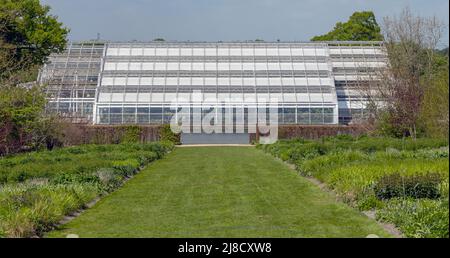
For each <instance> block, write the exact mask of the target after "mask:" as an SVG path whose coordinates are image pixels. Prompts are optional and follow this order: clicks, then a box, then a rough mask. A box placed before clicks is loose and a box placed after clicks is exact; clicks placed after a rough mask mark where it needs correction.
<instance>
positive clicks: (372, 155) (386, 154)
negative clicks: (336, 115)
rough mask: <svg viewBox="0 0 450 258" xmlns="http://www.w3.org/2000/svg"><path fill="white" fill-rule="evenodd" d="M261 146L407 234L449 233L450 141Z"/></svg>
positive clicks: (345, 139)
mask: <svg viewBox="0 0 450 258" xmlns="http://www.w3.org/2000/svg"><path fill="white" fill-rule="evenodd" d="M258 148H260V149H263V150H264V151H266V152H268V153H270V154H272V155H274V156H276V157H278V158H280V159H282V160H284V161H287V162H289V163H291V164H293V165H295V168H296V169H297V171H298V172H299V173H300V174H301V175H303V176H307V177H313V178H316V179H318V180H319V181H321V182H323V183H325V184H326V185H327V187H329V188H331V189H332V190H333V191H334V192H336V193H337V194H338V196H339V197H340V198H341V199H342V200H344V201H345V202H347V203H349V204H350V205H352V206H353V207H355V208H358V209H359V210H361V211H368V210H373V211H375V214H376V218H377V219H378V220H379V221H382V222H388V223H393V224H395V225H396V226H397V227H398V228H399V229H400V230H401V231H402V232H403V234H404V235H405V236H407V237H448V236H449V230H448V227H449V222H448V220H449V210H448V196H449V194H448V188H449V187H448V185H449V184H448V181H449V163H448V152H449V151H448V142H447V141H445V140H436V139H417V140H402V139H386V138H369V137H359V138H352V137H349V136H339V137H332V138H323V139H321V140H318V141H307V140H302V139H297V140H288V141H287V140H283V141H279V142H278V143H276V144H273V145H260V146H258Z"/></svg>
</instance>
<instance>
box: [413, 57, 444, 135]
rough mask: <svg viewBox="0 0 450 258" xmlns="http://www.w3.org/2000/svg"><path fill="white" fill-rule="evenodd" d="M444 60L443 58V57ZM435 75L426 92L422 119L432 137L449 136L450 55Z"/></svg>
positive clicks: (421, 114)
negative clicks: (449, 74) (449, 69)
mask: <svg viewBox="0 0 450 258" xmlns="http://www.w3.org/2000/svg"><path fill="white" fill-rule="evenodd" d="M441 60H442V59H441ZM435 70H436V71H435V74H436V75H435V76H434V77H433V79H432V80H431V81H429V82H428V84H427V87H426V89H425V92H424V97H423V102H422V107H421V113H420V121H421V122H422V123H423V125H424V127H425V131H426V133H427V135H428V136H430V137H442V138H448V135H449V91H448V90H449V84H448V82H449V79H448V72H449V71H448V57H447V59H444V63H443V64H441V65H439V66H438V67H437V68H435Z"/></svg>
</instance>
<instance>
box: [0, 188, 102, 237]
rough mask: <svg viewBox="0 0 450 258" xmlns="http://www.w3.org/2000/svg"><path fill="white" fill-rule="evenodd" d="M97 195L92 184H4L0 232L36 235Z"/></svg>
mask: <svg viewBox="0 0 450 258" xmlns="http://www.w3.org/2000/svg"><path fill="white" fill-rule="evenodd" d="M97 194H98V192H97V187H96V186H94V185H91V184H71V185H47V184H44V185H34V184H19V185H7V186H4V187H2V188H0V232H2V234H3V235H4V236H7V237H32V236H34V235H35V234H38V235H39V234H40V233H41V232H43V231H46V230H49V229H52V228H53V227H54V226H55V225H56V223H58V222H59V221H60V220H61V219H62V218H63V217H64V216H65V215H66V214H69V213H71V212H74V211H76V210H78V209H80V208H82V207H83V206H84V205H85V204H86V203H88V202H89V201H91V200H92V199H94V198H95V196H97Z"/></svg>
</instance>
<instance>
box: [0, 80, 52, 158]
mask: <svg viewBox="0 0 450 258" xmlns="http://www.w3.org/2000/svg"><path fill="white" fill-rule="evenodd" d="M45 103H46V100H45V96H44V95H43V94H42V90H41V89H40V88H39V87H33V88H31V89H25V88H22V87H8V88H7V87H1V88H0V156H1V155H5V154H9V153H15V152H18V151H23V150H26V149H38V148H39V147H41V146H42V145H43V144H44V143H45V142H46V140H47V139H48V137H50V135H51V132H53V131H52V123H49V122H50V121H51V119H52V118H50V117H46V116H45V115H44V113H43V112H44V107H45Z"/></svg>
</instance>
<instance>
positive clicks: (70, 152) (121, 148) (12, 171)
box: [0, 142, 174, 237]
mask: <svg viewBox="0 0 450 258" xmlns="http://www.w3.org/2000/svg"><path fill="white" fill-rule="evenodd" d="M173 147H174V145H173V143H170V142H164V143H157V142H155V143H149V144H137V143H128V144H118V145H82V146H76V147H69V148H62V149H55V150H53V151H38V152H32V153H26V154H19V155H15V156H10V157H4V158H0V184H1V185H0V237H2V236H3V237H31V236H34V235H36V234H38V235H39V234H41V233H42V232H43V231H47V230H50V229H52V228H53V227H54V226H55V225H56V224H57V223H58V222H59V221H60V220H61V219H62V218H63V217H64V216H65V215H67V214H69V213H71V212H74V211H76V210H77V209H80V208H82V207H83V206H84V205H86V204H87V203H88V202H89V201H91V200H92V199H94V198H95V197H96V196H99V195H101V194H104V193H107V192H111V191H113V190H115V189H117V188H118V187H119V186H120V185H122V183H123V182H124V180H125V178H126V177H130V176H132V175H133V174H135V173H136V172H137V170H138V169H139V168H140V167H143V166H145V165H147V164H149V163H150V162H152V161H154V160H157V159H159V158H162V157H163V156H164V155H165V154H166V153H167V152H169V151H170V150H172V149H173Z"/></svg>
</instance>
